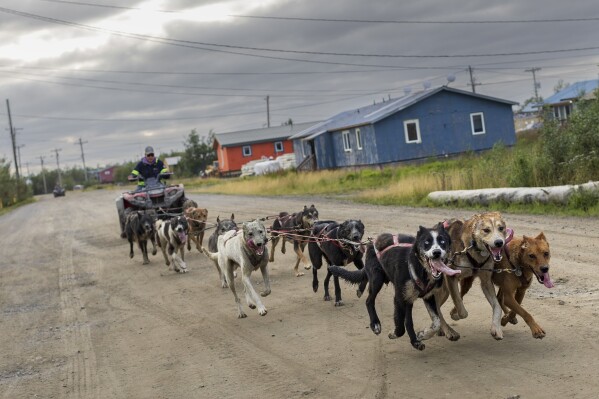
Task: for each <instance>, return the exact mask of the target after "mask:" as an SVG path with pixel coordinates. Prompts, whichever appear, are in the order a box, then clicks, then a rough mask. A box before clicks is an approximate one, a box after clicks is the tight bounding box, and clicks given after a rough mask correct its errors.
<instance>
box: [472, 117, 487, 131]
mask: <svg viewBox="0 0 599 399" xmlns="http://www.w3.org/2000/svg"><path fill="white" fill-rule="evenodd" d="M476 116H480V121H481V124H482V127H483V130H482V132H476V131H474V118H475V117H476ZM470 129H471V130H472V135H477V134H485V133H486V132H487V128H486V126H485V115H484V114H483V113H482V112H474V113H472V114H470Z"/></svg>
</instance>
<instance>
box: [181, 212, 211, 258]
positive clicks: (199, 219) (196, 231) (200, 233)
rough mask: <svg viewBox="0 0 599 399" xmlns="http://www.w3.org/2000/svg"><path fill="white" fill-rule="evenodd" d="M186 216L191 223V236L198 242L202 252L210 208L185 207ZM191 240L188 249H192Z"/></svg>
mask: <svg viewBox="0 0 599 399" xmlns="http://www.w3.org/2000/svg"><path fill="white" fill-rule="evenodd" d="M185 217H186V218H187V221H188V223H189V238H190V239H191V240H193V242H195V244H196V248H197V250H198V251H200V252H202V243H203V242H204V231H205V230H206V220H208V209H205V208H198V207H197V204H196V207H193V206H190V207H187V208H185ZM191 240H189V241H187V250H188V251H191V242H190V241H191Z"/></svg>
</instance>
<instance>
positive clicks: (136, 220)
mask: <svg viewBox="0 0 599 399" xmlns="http://www.w3.org/2000/svg"><path fill="white" fill-rule="evenodd" d="M154 223H155V219H154V215H153V212H151V211H148V212H144V211H132V212H130V213H128V214H127V219H126V220H125V235H126V236H127V240H128V241H129V257H130V258H133V243H134V242H136V243H137V245H138V247H139V249H140V251H141V254H142V256H143V259H144V261H143V264H144V265H147V264H148V263H150V259H149V258H148V240H150V241H151V242H152V255H156V252H157V251H156V240H155V238H154V234H155V229H154Z"/></svg>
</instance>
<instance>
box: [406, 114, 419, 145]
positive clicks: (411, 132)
mask: <svg viewBox="0 0 599 399" xmlns="http://www.w3.org/2000/svg"><path fill="white" fill-rule="evenodd" d="M403 130H404V134H405V136H406V143H420V142H421V140H420V124H419V123H418V119H411V120H408V121H404V122H403Z"/></svg>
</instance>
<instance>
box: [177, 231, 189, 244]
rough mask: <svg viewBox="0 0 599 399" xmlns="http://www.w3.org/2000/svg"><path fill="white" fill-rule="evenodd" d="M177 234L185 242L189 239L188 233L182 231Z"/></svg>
mask: <svg viewBox="0 0 599 399" xmlns="http://www.w3.org/2000/svg"><path fill="white" fill-rule="evenodd" d="M177 235H178V236H179V240H180V241H181V242H182V243H183V242H185V241H187V234H185V233H183V232H181V233H177Z"/></svg>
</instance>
